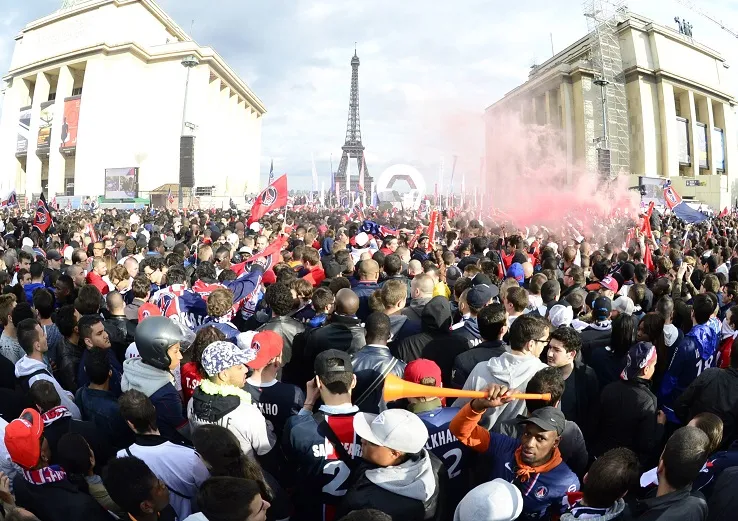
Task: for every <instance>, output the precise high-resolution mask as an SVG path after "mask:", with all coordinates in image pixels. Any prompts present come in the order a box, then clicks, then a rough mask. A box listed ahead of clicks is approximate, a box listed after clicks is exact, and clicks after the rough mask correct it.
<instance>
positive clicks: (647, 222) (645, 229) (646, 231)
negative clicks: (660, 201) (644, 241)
mask: <svg viewBox="0 0 738 521" xmlns="http://www.w3.org/2000/svg"><path fill="white" fill-rule="evenodd" d="M651 204H653V203H651ZM641 233H643V235H645V236H646V237H648V238H649V239H650V238H652V237H653V232H651V219H649V217H648V214H646V215H644V216H643V224H641Z"/></svg>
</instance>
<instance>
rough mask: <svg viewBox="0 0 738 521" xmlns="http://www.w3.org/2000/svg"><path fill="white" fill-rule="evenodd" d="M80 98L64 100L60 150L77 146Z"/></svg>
mask: <svg viewBox="0 0 738 521" xmlns="http://www.w3.org/2000/svg"><path fill="white" fill-rule="evenodd" d="M80 102H81V98H80V97H79V96H77V97H74V98H67V99H65V100H64V122H63V123H62V136H61V139H62V143H61V148H62V149H65V148H74V147H76V146H77V128H78V127H79V106H80Z"/></svg>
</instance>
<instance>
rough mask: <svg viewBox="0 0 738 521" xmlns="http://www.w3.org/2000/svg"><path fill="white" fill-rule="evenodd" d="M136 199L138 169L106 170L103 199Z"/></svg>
mask: <svg viewBox="0 0 738 521" xmlns="http://www.w3.org/2000/svg"><path fill="white" fill-rule="evenodd" d="M136 197H138V168H106V169H105V199H134V198H136Z"/></svg>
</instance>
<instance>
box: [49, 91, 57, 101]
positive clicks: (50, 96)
mask: <svg viewBox="0 0 738 521" xmlns="http://www.w3.org/2000/svg"><path fill="white" fill-rule="evenodd" d="M55 99H56V92H49V101H54V100H55Z"/></svg>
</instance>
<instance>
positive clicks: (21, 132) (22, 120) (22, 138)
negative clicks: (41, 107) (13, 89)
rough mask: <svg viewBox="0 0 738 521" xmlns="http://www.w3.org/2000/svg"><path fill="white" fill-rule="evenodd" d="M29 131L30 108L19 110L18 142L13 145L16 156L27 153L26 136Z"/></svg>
mask: <svg viewBox="0 0 738 521" xmlns="http://www.w3.org/2000/svg"><path fill="white" fill-rule="evenodd" d="M30 131H31V107H24V108H22V109H20V114H19V115H18V141H17V142H16V145H15V153H16V154H25V153H27V152H28V135H29V133H30Z"/></svg>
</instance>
